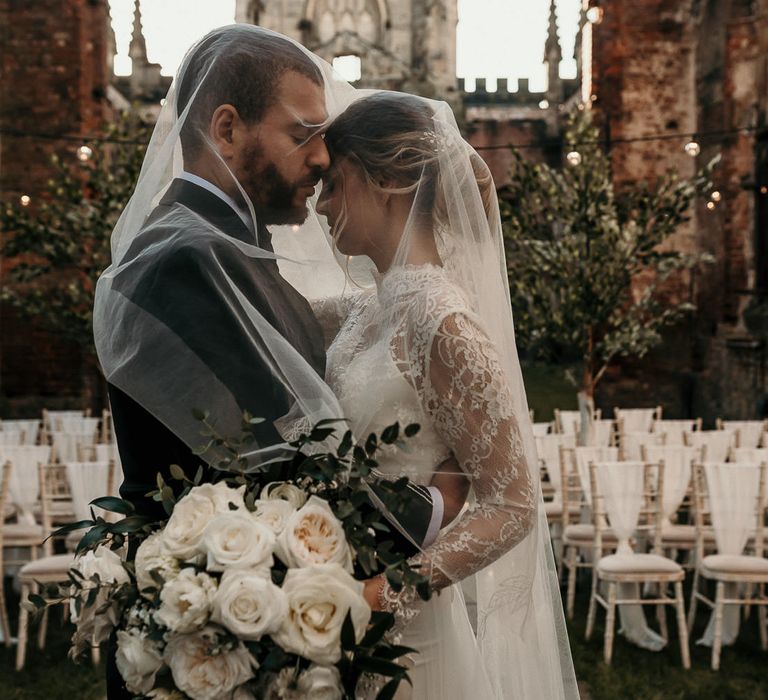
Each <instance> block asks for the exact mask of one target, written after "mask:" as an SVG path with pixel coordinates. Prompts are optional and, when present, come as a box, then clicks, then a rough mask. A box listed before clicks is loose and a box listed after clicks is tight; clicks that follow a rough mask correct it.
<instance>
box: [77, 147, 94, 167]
mask: <svg viewBox="0 0 768 700" xmlns="http://www.w3.org/2000/svg"><path fill="white" fill-rule="evenodd" d="M92 156H93V150H92V149H91V148H89V147H88V146H80V148H78V149H77V159H78V160H79V161H80V162H81V163H87V162H88V161H89V160H90V159H91V157H92Z"/></svg>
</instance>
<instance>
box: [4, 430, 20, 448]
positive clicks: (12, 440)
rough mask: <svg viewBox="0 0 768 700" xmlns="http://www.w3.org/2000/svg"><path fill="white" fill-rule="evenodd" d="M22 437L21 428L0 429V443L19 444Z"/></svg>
mask: <svg viewBox="0 0 768 700" xmlns="http://www.w3.org/2000/svg"><path fill="white" fill-rule="evenodd" d="M23 438H24V433H23V432H22V431H21V430H0V445H21V444H23Z"/></svg>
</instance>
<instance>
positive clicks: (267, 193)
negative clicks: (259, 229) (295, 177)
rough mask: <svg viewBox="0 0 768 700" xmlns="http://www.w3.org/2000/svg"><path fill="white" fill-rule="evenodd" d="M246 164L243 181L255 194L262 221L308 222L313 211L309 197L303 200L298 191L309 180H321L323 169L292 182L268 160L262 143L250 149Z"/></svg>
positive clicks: (264, 222)
mask: <svg viewBox="0 0 768 700" xmlns="http://www.w3.org/2000/svg"><path fill="white" fill-rule="evenodd" d="M245 163H246V165H245V167H244V171H245V172H244V177H243V182H242V183H241V184H242V186H243V189H244V190H245V191H246V192H247V193H248V195H249V196H250V197H251V200H252V202H253V207H254V209H255V211H256V216H257V218H258V220H259V222H260V223H263V224H276V225H280V224H301V223H304V221H305V219H306V218H307V215H308V214H309V211H308V210H307V201H306V199H305V198H302V199H300V198H299V196H298V192H299V190H300V189H301V188H303V187H306V186H307V185H308V181H309V180H311V181H312V182H316V181H318V180H319V179H320V176H321V172H320V171H318V172H317V173H312V174H311V175H310V177H308V178H307V180H304V181H302V182H300V183H291V182H289V181H288V180H287V179H286V178H284V177H283V176H282V174H281V173H280V172H279V171H278V169H277V166H276V165H275V164H274V163H271V162H266V163H265V162H264V159H263V154H262V152H261V148H260V147H259V146H258V145H255V146H253V147H252V148H251V149H249V150H248V152H247V154H246V158H245ZM299 202H301V203H300V204H299Z"/></svg>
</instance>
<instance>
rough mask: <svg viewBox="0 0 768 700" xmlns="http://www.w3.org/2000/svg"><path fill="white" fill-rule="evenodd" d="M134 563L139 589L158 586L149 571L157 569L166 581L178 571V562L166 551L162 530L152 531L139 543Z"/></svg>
mask: <svg viewBox="0 0 768 700" xmlns="http://www.w3.org/2000/svg"><path fill="white" fill-rule="evenodd" d="M135 564H136V585H137V586H138V588H139V591H142V590H144V589H146V588H157V587H158V585H157V583H156V582H155V579H154V578H152V575H151V573H150V572H151V571H157V572H158V573H159V574H160V575H161V576H162V577H163V579H164V580H166V581H169V580H170V579H172V578H173V577H174V576H176V574H178V572H179V562H178V560H177V559H176V558H175V557H173V556H171V554H170V553H169V552H168V549H167V548H166V546H165V541H164V538H163V533H162V532H154V533H152V534H151V535H150V536H149V537H147V539H145V540H144V541H143V542H142V543H141V544H140V545H139V548H138V549H137V550H136V560H135ZM142 595H144V594H142ZM145 597H147V596H145Z"/></svg>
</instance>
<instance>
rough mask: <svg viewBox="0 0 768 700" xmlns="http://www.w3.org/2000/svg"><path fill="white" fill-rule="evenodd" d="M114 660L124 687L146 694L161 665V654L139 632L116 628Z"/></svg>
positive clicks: (151, 642)
mask: <svg viewBox="0 0 768 700" xmlns="http://www.w3.org/2000/svg"><path fill="white" fill-rule="evenodd" d="M115 662H116V664H117V670H118V671H120V675H121V676H122V677H123V680H124V681H125V687H126V688H128V690H130V691H131V692H132V693H135V694H136V695H146V694H147V693H148V692H149V691H150V690H152V686H154V685H155V676H156V675H157V672H158V671H159V670H160V669H161V668H162V667H163V655H162V653H161V652H160V648H159V647H158V645H157V644H156V643H155V642H153V641H151V640H149V639H147V637H146V635H144V634H142V633H141V632H138V631H137V630H130V631H126V630H118V632H117V652H116V654H115Z"/></svg>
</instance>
